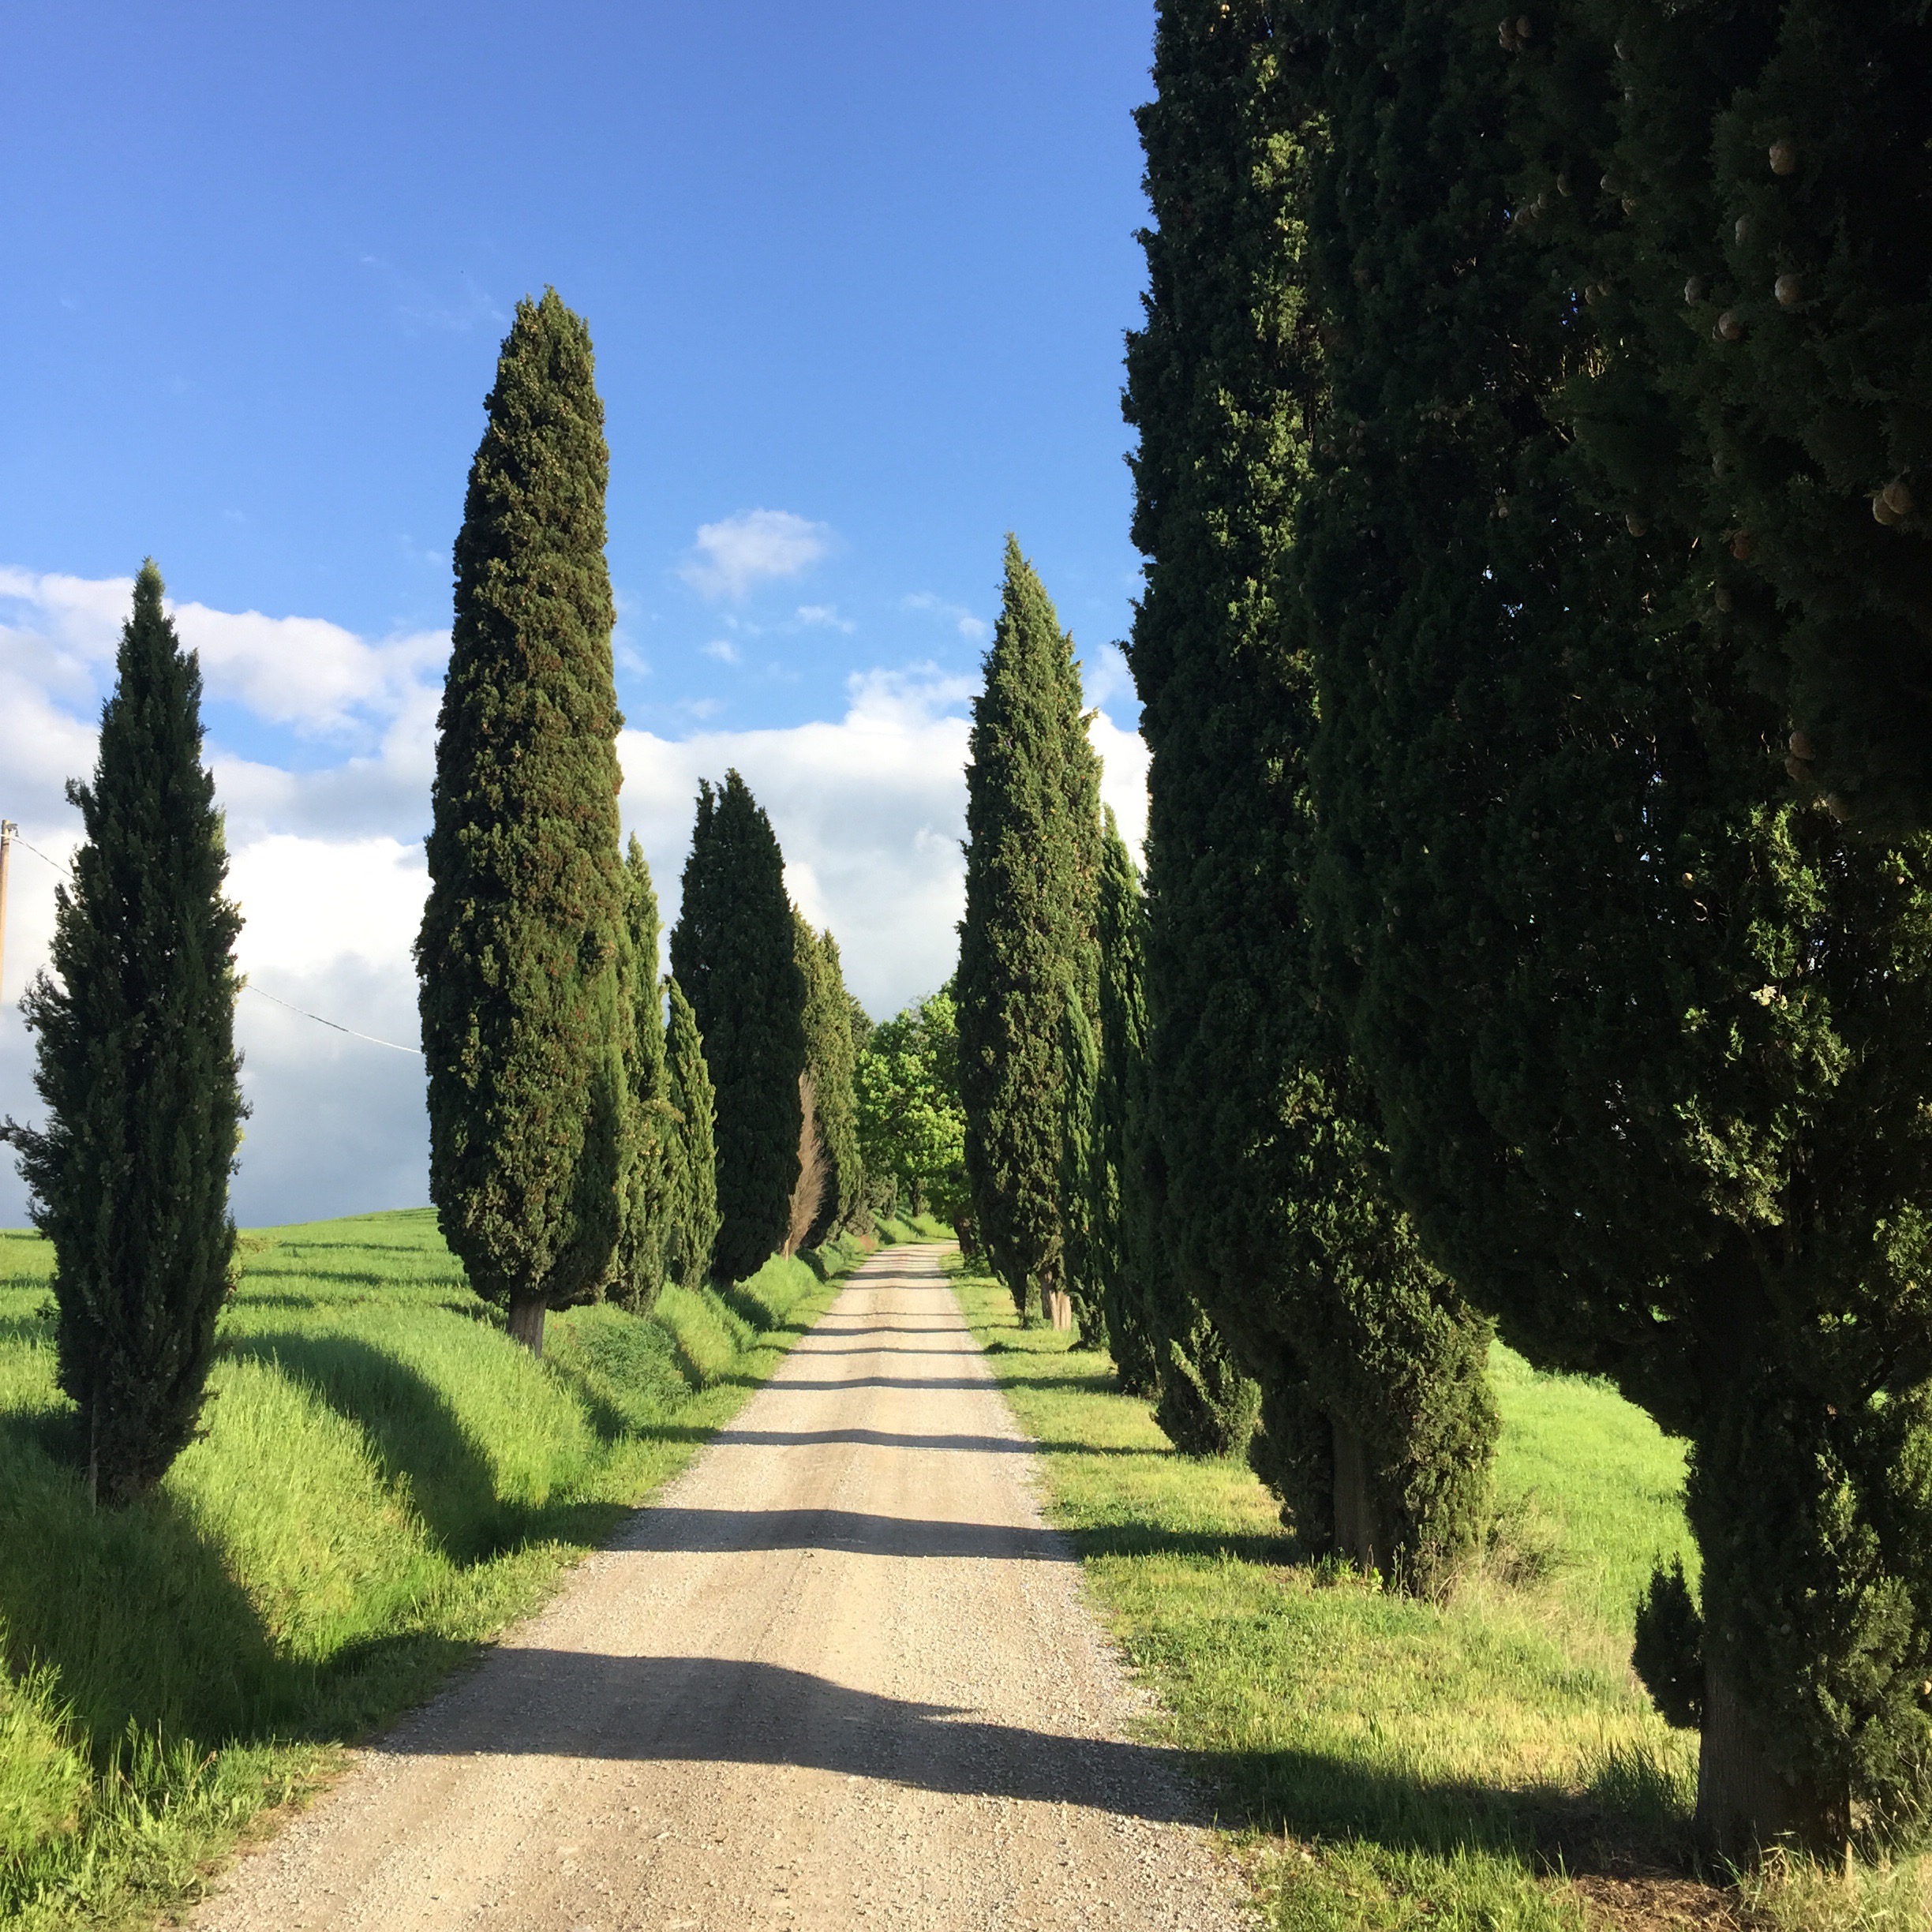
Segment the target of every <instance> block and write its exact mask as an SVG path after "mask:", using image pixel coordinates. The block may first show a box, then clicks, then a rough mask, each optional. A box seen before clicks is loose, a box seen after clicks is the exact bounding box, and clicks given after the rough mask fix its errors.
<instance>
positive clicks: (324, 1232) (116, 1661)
mask: <svg viewBox="0 0 1932 1932" xmlns="http://www.w3.org/2000/svg"><path fill="white" fill-rule="evenodd" d="M892 1231H893V1232H894V1233H897V1234H903V1235H904V1236H906V1237H913V1238H919V1237H925V1234H926V1230H920V1229H912V1228H906V1229H903V1230H900V1229H894V1230H892ZM862 1255H863V1250H862V1249H860V1248H859V1245H857V1244H856V1243H855V1242H852V1241H842V1242H841V1243H839V1244H837V1245H834V1246H833V1247H831V1248H829V1249H826V1250H825V1251H822V1252H821V1253H820V1254H819V1255H818V1256H814V1257H813V1262H812V1264H809V1265H808V1264H807V1262H806V1261H804V1260H796V1259H795V1260H789V1261H781V1260H777V1259H774V1260H773V1261H772V1262H771V1263H769V1264H768V1265H767V1266H766V1267H765V1268H764V1269H763V1270H762V1271H761V1272H760V1273H759V1274H758V1275H756V1276H754V1278H753V1279H751V1281H749V1282H745V1283H743V1284H741V1285H740V1286H738V1287H736V1288H735V1289H733V1290H731V1291H730V1292H729V1294H728V1297H721V1296H720V1295H718V1294H713V1292H712V1291H711V1290H709V1289H706V1290H701V1291H698V1292H696V1293H693V1292H691V1291H688V1290H683V1289H680V1288H676V1287H671V1288H667V1289H666V1290H665V1294H664V1297H663V1299H662V1301H661V1303H660V1305H659V1306H658V1308H657V1310H656V1311H655V1312H654V1313H653V1315H652V1316H650V1317H649V1318H639V1317H638V1316H632V1315H629V1314H627V1313H625V1312H623V1310H622V1309H617V1308H615V1307H612V1306H608V1305H603V1306H597V1307H590V1308H583V1309H571V1310H570V1311H568V1312H564V1313H558V1314H552V1316H550V1318H549V1324H548V1326H547V1330H546V1337H545V1359H544V1360H543V1361H541V1362H538V1361H534V1359H532V1357H530V1355H528V1354H526V1352H525V1351H524V1350H522V1349H521V1348H519V1347H518V1346H515V1344H513V1343H511V1342H510V1341H509V1340H508V1339H507V1337H506V1336H505V1335H504V1331H503V1324H502V1317H501V1316H500V1314H498V1313H497V1312H496V1311H494V1310H492V1309H489V1308H488V1307H487V1306H486V1305H485V1304H484V1303H483V1302H481V1301H480V1300H479V1299H478V1298H477V1297H476V1296H475V1295H474V1294H472V1293H471V1292H470V1289H469V1287H468V1286H467V1285H466V1282H465V1280H464V1278H463V1275H462V1269H461V1267H460V1266H459V1264H457V1263H456V1261H455V1260H454V1259H453V1258H452V1256H451V1255H450V1253H449V1252H448V1250H447V1248H446V1247H445V1246H444V1243H443V1241H442V1239H441V1237H440V1235H439V1234H437V1232H436V1223H435V1219H434V1216H433V1215H432V1214H431V1213H429V1211H426V1210H425V1211H410V1212H402V1213H395V1214H379V1215H360V1216H357V1217H355V1218H353V1219H346V1220H341V1221H330V1222H318V1223H316V1224H314V1225H313V1226H299V1227H289V1228H281V1229H275V1230H267V1231H265V1232H263V1233H260V1234H249V1235H246V1236H245V1237H243V1256H242V1260H243V1274H242V1278H241V1287H240V1290H239V1292H238V1294H237V1295H236V1296H235V1297H234V1300H233V1301H232V1302H231V1303H230V1305H229V1306H228V1308H227V1309H225V1310H224V1311H223V1317H222V1324H221V1331H220V1334H221V1340H220V1350H219V1357H218V1359H217V1361H216V1363H215V1369H214V1372H213V1375H212V1379H211V1382H210V1388H209V1393H210V1400H209V1402H208V1406H207V1409H206V1410H205V1412H204V1418H203V1421H204V1432H203V1434H202V1436H201V1438H200V1440H197V1442H195V1443H193V1445H191V1446H190V1447H189V1449H188V1450H187V1451H185V1452H184V1453H183V1455H182V1456H181V1457H180V1458H179V1459H178V1461H177V1462H176V1463H175V1465H174V1468H173V1470H171V1471H170V1473H169V1475H168V1477H167V1480H166V1481H164V1482H163V1485H161V1488H160V1489H159V1492H157V1493H156V1494H155V1496H153V1497H152V1499H151V1500H148V1502H146V1503H142V1504H140V1505H139V1506H137V1507H133V1508H130V1509H127V1510H122V1511H111V1510H102V1511H95V1510H93V1509H92V1508H91V1507H89V1505H88V1498H87V1491H86V1485H85V1481H84V1475H83V1474H82V1473H81V1470H82V1467H83V1465H84V1456H83V1455H82V1454H81V1445H80V1442H79V1440H78V1429H77V1421H76V1416H75V1411H74V1410H73V1405H72V1404H71V1403H69V1402H67V1401H66V1398H64V1397H62V1395H60V1394H59V1393H58V1390H57V1389H56V1387H55V1386H54V1346H53V1329H52V1324H51V1320H50V1319H49V1315H48V1309H49V1305H50V1300H51V1298H50V1297H49V1295H48V1294H47V1278H48V1275H49V1272H50V1267H51V1256H50V1254H49V1252H48V1249H47V1246H46V1244H45V1243H43V1242H42V1241H39V1239H37V1238H36V1237H34V1236H32V1235H29V1234H0V1658H3V1659H4V1663H5V1666H6V1668H4V1669H3V1670H0V1921H3V1922H5V1923H6V1924H8V1925H9V1926H13V1925H19V1926H22V1927H23V1928H40V1927H51V1926H66V1925H70V1924H75V1923H88V1924H99V1925H118V1924H123V1923H129V1924H133V1923H151V1922H152V1920H153V1919H154V1918H155V1916H156V1915H158V1914H159V1913H161V1912H163V1911H171V1910H173V1909H174V1908H178V1907H180V1906H182V1904H185V1902H187V1901H188V1900H190V1899H191V1898H192V1897H193V1896H194V1895H195V1893H197V1890H198V1889H199V1888H200V1883H201V1881H202V1878H203V1877H204V1873H205V1871H206V1870H207V1869H208V1865H209V1863H210V1861H212V1860H213V1859H216V1858H218V1857H219V1855H221V1854H222V1852H223V1851H225V1850H226V1849H227V1848H228V1847H229V1846H230V1845H231V1844H233V1842H234V1840H235V1838H236V1837H237V1836H238V1834H239V1833H241V1832H242V1831H243V1830H244V1829H247V1828H248V1827H249V1825H251V1823H252V1822H256V1821H258V1820H259V1818H260V1814H262V1813H263V1812H264V1810H265V1809H266V1808H267V1807H272V1806H275V1805H276V1804H278V1803H285V1802H287V1801H289V1800H290V1799H297V1798H299V1797H300V1796H301V1795H303V1794H305V1793H306V1792H309V1791H311V1790H313V1789H314V1788H316V1786H317V1785H318V1784H320V1782H321V1781H322V1780H324V1779H325V1778H326V1777H328V1775H329V1773H330V1772H331V1769H333V1768H334V1767H335V1765H336V1764H337V1763H338V1762H339V1758H340V1752H341V1747H342V1746H343V1744H344V1743H346V1742H348V1741H351V1740H353V1739H356V1738H358V1737H359V1736H361V1735H365V1734H366V1733H367V1732H369V1731H370V1730H371V1729H372V1728H374V1727H375V1726H376V1725H378V1724H380V1723H382V1722H383V1721H384V1720H385V1719H387V1718H388V1717H391V1716H393V1715H394V1714H395V1713H397V1712H398V1711H399V1710H401V1709H404V1708H406V1706H408V1705H410V1704H413V1703H414V1702H418V1701H420V1700H421V1698H423V1697H424V1696H425V1695H426V1694H429V1691H430V1690H432V1689H433V1688H434V1687H435V1686H436V1684H437V1683H438V1682H439V1681H440V1679H442V1678H443V1677H444V1676H445V1675H446V1674H447V1672H449V1671H450V1670H451V1668H452V1667H454V1666H455V1664H458V1663H459V1662H460V1661H462V1660H463V1659H464V1658H466V1657H468V1656H470V1654H471V1653H473V1651H474V1648H475V1646H477V1644H479V1643H481V1642H485V1641H487V1640H488V1639H489V1638H492V1637H493V1636H495V1635H496V1634H498V1633H499V1632H500V1631H502V1630H503V1629H504V1627H505V1626H506V1625H507V1624H509V1623H511V1622H513V1621H514V1620H515V1619H517V1618H519V1617H520V1616H524V1615H526V1614H527V1613H528V1612H530V1611H531V1610H532V1609H534V1608H536V1607H537V1604H540V1603H541V1601H543V1599H544V1598H545V1597H546V1596H547V1595H548V1594H549V1593H550V1592H551V1591H552V1589H554V1588H555V1587H556V1585H557V1583H558V1582H559V1581H560V1578H561V1576H562V1574H563V1573H564V1571H565V1570H566V1569H567V1567H568V1566H569V1565H571V1563H574V1562H575V1561H576V1560H577V1559H578V1558H579V1557H580V1556H582V1555H583V1554H584V1553H585V1552H587V1551H589V1550H590V1549H593V1548H596V1547H597V1545H598V1544H600V1543H601V1542H602V1541H604V1540H605V1538H606V1537H608V1534H609V1533H610V1532H611V1530H612V1528H613V1527H614V1526H615V1525H616V1522H617V1521H618V1520H619V1518H620V1517H621V1515H623V1512H624V1511H625V1510H626V1509H627V1508H628V1507H631V1506H632V1505H633V1504H635V1503H636V1502H638V1500H640V1499H641V1498H642V1497H643V1496H645V1495H646V1493H647V1492H650V1490H651V1489H652V1488H654V1487H655V1486H656V1485H658V1484H659V1483H661V1482H662V1481H664V1480H665V1478H666V1477H668V1476H670V1475H672V1474H673V1473H676V1470H679V1469H680V1468H681V1467H682V1466H683V1464H684V1463H685V1462H687V1461H688V1460H689V1458H690V1457H691V1455H692V1454H693V1453H694V1452H695V1450H696V1448H697V1447H698V1446H699V1445H700V1444H701V1443H702V1442H703V1441H704V1440H706V1438H707V1437H708V1436H710V1433H711V1432H712V1431H713V1430H714V1429H715V1428H717V1427H718V1426H719V1425H720V1424H721V1423H723V1422H725V1421H728V1419H729V1417H731V1416H732V1413H734V1412H735V1411H736V1410H737V1409H738V1407H739V1405H740V1404H741V1403H742V1402H743V1401H744V1400H745V1398H746V1397H747V1395H748V1394H749V1393H750V1392H751V1390H752V1389H754V1388H755V1387H757V1386H758V1383H761V1382H762V1381H763V1380H765V1378H766V1376H768V1375H769V1373H770V1372H771V1370H772V1368H773V1367H774V1366H775V1365H776V1364H777V1361H778V1360H779V1359H780V1358H781V1357H782V1355H783V1354H784V1352H785V1351H786V1350H788V1349H789V1348H790V1347H791V1346H792V1343H793V1342H794V1341H796V1339H797V1338H798V1337H799V1335H801V1334H803V1332H804V1331H806V1330H807V1328H809V1327H811V1324H812V1323H813V1322H814V1321H815V1320H817V1319H818V1316H819V1315H820V1314H821V1313H822V1312H823V1310H824V1309H825V1308H826V1305H827V1304H828V1303H829V1301H830V1300H831V1298H832V1297H833V1294H835V1293H836V1292H837V1288H836V1285H835V1283H836V1279H837V1276H838V1275H841V1274H843V1273H844V1271H846V1270H847V1269H848V1268H849V1267H852V1265H854V1264H856V1262H857V1261H858V1260H859V1259H861V1258H862Z"/></svg>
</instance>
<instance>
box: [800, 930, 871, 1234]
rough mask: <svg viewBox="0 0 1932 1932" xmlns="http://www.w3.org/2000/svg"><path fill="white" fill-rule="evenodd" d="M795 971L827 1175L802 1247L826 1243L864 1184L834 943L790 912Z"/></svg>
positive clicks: (845, 998) (848, 1014) (847, 1021)
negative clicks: (793, 924) (800, 978)
mask: <svg viewBox="0 0 1932 1932" xmlns="http://www.w3.org/2000/svg"><path fill="white" fill-rule="evenodd" d="M794 917H795V919H796V922H797V923H796V929H795V934H794V938H795V941H796V950H797V957H798V964H799V972H801V973H802V974H803V975H804V979H805V1070H806V1071H807V1073H809V1074H810V1075H811V1082H812V1102H813V1106H814V1108H815V1109H816V1110H817V1113H818V1137H819V1140H820V1141H821V1143H822V1145H823V1147H824V1149H825V1156H826V1161H827V1162H828V1163H829V1166H830V1168H831V1175H830V1178H829V1183H828V1185H827V1186H826V1195H825V1201H824V1204H823V1205H822V1207H820V1209H819V1211H818V1220H817V1221H816V1222H814V1224H813V1226H812V1229H811V1233H810V1234H808V1235H807V1237H806V1245H807V1246H815V1245H817V1244H818V1242H820V1241H828V1240H829V1239H830V1238H831V1237H832V1236H833V1235H834V1234H837V1232H838V1231H839V1230H840V1229H841V1228H842V1227H844V1226H845V1224H846V1222H848V1221H849V1220H850V1219H851V1218H852V1215H854V1214H855V1213H856V1212H857V1211H858V1207H859V1200H860V1199H861V1197H862V1196H863V1190H864V1186H865V1167H864V1163H863V1160H862V1159H860V1156H859V1116H858V1103H857V1101H856V1099H855V1098H854V1096H853V1093H852V1068H853V1065H854V1061H855V1059H856V1055H855V1054H854V1053H853V1050H852V996H851V994H848V992H847V991H846V990H845V974H844V968H843V967H842V966H841V964H840V960H839V949H838V942H837V940H836V939H834V938H833V937H832V934H831V933H830V932H829V930H828V931H826V932H823V933H814V931H813V930H812V929H811V926H810V925H809V924H808V923H807V921H806V919H805V916H804V915H803V913H795V914H794Z"/></svg>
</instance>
